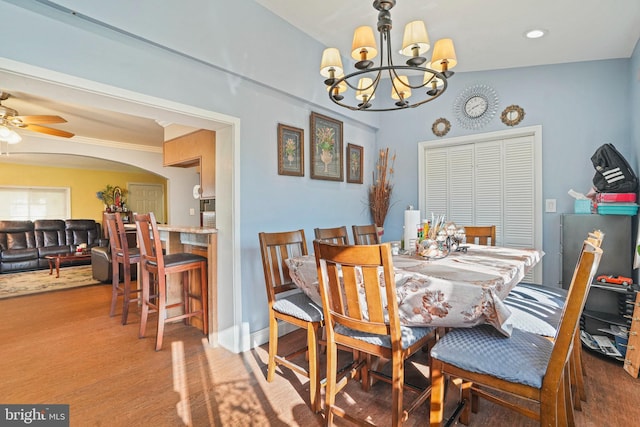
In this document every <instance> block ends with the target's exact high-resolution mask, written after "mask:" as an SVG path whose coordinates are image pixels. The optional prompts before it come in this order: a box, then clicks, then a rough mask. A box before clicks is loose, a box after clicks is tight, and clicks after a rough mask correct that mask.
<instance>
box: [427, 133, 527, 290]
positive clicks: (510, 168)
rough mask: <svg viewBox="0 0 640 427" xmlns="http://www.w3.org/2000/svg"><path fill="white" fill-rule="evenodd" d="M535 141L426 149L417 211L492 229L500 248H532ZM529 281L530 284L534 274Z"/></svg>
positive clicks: (515, 139) (516, 139)
mask: <svg viewBox="0 0 640 427" xmlns="http://www.w3.org/2000/svg"><path fill="white" fill-rule="evenodd" d="M534 148H535V146H534V137H533V136H531V135H529V136H518V137H512V138H500V139H493V140H488V141H481V142H474V143H467V144H460V145H455V144H454V145H450V146H440V147H434V148H430V147H429V146H425V149H424V150H423V151H422V155H423V156H424V158H423V159H422V164H423V165H424V167H423V176H422V177H421V179H422V180H423V185H422V186H421V188H422V190H423V194H422V195H421V197H420V199H421V209H422V212H423V214H426V215H427V216H428V217H430V216H431V213H433V214H434V215H441V214H444V215H445V216H446V219H447V220H450V221H453V222H455V223H456V224H467V225H471V224H473V225H494V224H495V225H496V243H497V244H498V245H500V246H507V247H517V248H532V247H536V239H535V233H536V230H535V225H536V210H535V204H536V197H535V195H536V188H535V185H536V184H535V183H536V179H535V170H536V167H535V157H536V156H535V152H534ZM526 279H527V280H530V281H534V279H533V277H532V273H530V274H529V275H528V277H527V278H526Z"/></svg>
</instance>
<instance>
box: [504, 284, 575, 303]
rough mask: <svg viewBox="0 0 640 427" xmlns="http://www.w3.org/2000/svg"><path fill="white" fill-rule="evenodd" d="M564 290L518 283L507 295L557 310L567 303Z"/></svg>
mask: <svg viewBox="0 0 640 427" xmlns="http://www.w3.org/2000/svg"><path fill="white" fill-rule="evenodd" d="M567 293H568V291H567V290H566V289H562V288H558V287H555V286H547V285H537V284H535V283H518V284H517V285H516V286H515V287H514V288H513V289H512V290H511V292H510V293H509V295H511V296H514V297H517V298H524V299H528V300H532V301H536V302H539V303H542V304H547V305H551V306H554V307H557V308H562V307H564V304H565V302H566V301H567Z"/></svg>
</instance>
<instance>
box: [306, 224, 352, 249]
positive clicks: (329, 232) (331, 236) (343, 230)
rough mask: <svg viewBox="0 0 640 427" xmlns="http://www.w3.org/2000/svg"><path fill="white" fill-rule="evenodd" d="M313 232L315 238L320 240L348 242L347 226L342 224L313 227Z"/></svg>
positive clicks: (346, 243) (339, 242)
mask: <svg viewBox="0 0 640 427" xmlns="http://www.w3.org/2000/svg"><path fill="white" fill-rule="evenodd" d="M313 232H314V234H315V236H316V239H318V240H322V241H323V242H329V243H335V244H338V245H348V244H349V232H348V231H347V227H345V226H344V225H343V226H342V227H334V228H314V229H313Z"/></svg>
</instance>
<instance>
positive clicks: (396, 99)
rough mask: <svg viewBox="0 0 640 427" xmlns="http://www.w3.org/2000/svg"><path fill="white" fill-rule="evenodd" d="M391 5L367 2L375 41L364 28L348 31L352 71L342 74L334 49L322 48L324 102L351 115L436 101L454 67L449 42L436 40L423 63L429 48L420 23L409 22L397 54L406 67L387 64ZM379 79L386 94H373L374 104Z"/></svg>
mask: <svg viewBox="0 0 640 427" xmlns="http://www.w3.org/2000/svg"><path fill="white" fill-rule="evenodd" d="M395 4H396V0H374V2H373V7H374V9H376V10H377V11H378V23H377V29H378V33H379V37H378V39H379V43H376V38H375V35H374V31H373V29H372V27H370V26H366V25H365V26H361V27H358V28H356V30H355V31H354V34H353V43H352V45H351V57H352V58H353V59H354V60H356V63H355V64H354V66H355V71H353V72H351V73H346V72H345V70H344V68H343V66H342V60H341V56H340V51H339V50H338V49H336V48H327V49H325V50H324V52H323V54H322V60H321V64H320V74H321V75H322V76H323V77H325V80H324V83H325V85H327V90H328V92H329V98H330V99H331V100H332V101H333V102H334V103H336V104H338V105H340V106H341V107H345V108H348V109H350V110H356V111H392V110H399V109H405V108H414V107H417V106H419V105H422V104H425V103H427V102H429V101H432V100H434V99H436V98H438V97H439V96H440V95H442V94H443V93H444V91H445V90H446V89H447V84H448V81H447V80H448V79H449V78H451V76H453V74H454V73H453V71H451V69H452V68H453V67H455V66H456V64H457V58H456V54H455V49H454V47H453V41H452V40H451V39H440V40H437V41H436V42H435V45H434V48H433V54H432V56H431V58H430V59H431V60H430V61H428V60H427V58H426V57H425V56H424V55H425V54H426V53H427V52H428V51H429V50H430V49H431V42H430V41H429V34H428V33H427V27H426V25H425V23H424V22H423V21H420V20H416V21H412V22H409V23H408V24H407V25H406V26H405V29H404V34H403V38H402V45H401V46H400V49H399V50H397V52H399V53H400V54H401V55H403V56H406V57H408V59H407V61H406V63H405V64H406V65H404V64H403V65H395V64H394V63H393V58H392V52H393V51H392V50H391V28H392V21H391V14H390V12H389V11H390V10H391V8H393V7H394V6H395ZM376 58H378V59H376ZM374 59H375V61H374ZM382 79H388V81H389V84H390V86H391V94H390V96H382V95H381V96H379V97H378V99H377V100H376V102H375V103H374V102H372V101H373V100H374V99H376V91H377V89H378V86H379V85H380V82H381V81H382ZM349 89H351V90H352V91H355V96H354V95H353V92H351V93H352V95H351V96H349V95H348V92H349ZM409 98H411V101H409Z"/></svg>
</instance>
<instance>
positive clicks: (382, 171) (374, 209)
mask: <svg viewBox="0 0 640 427" xmlns="http://www.w3.org/2000/svg"><path fill="white" fill-rule="evenodd" d="M395 161H396V155H395V153H394V154H393V156H392V157H391V158H389V148H386V149H381V150H380V152H379V153H378V161H377V163H376V168H375V170H374V171H373V184H372V185H371V189H370V190H369V210H370V211H371V217H372V218H373V222H374V223H375V224H376V226H378V227H383V226H384V220H385V218H386V217H387V212H388V211H389V207H390V205H391V204H390V202H391V192H392V191H393V184H391V175H393V165H394V163H395ZM376 174H377V176H376Z"/></svg>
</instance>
